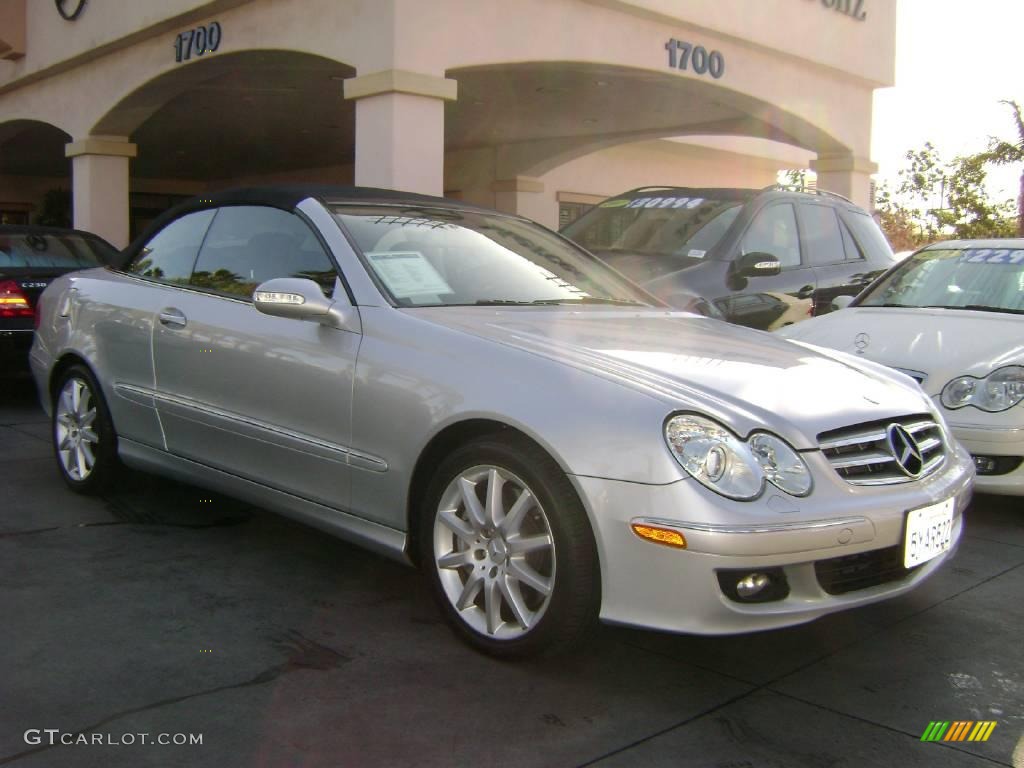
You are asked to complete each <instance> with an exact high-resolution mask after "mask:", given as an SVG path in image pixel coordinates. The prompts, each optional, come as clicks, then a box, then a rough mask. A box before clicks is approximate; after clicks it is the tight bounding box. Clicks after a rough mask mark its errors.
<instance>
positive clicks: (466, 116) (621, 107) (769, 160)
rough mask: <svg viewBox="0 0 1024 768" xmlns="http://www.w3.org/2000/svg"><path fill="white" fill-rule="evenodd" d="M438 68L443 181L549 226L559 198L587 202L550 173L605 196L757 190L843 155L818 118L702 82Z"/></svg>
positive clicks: (547, 70)
mask: <svg viewBox="0 0 1024 768" xmlns="http://www.w3.org/2000/svg"><path fill="white" fill-rule="evenodd" d="M447 75H448V76H449V77H452V78H454V79H456V80H457V81H458V83H459V100H458V101H457V102H452V103H450V104H448V105H447V106H446V113H445V142H446V151H447V153H448V163H447V164H446V170H447V177H446V187H447V188H448V189H450V190H457V191H458V192H459V193H460V195H461V196H463V197H465V198H467V199H470V200H473V201H475V202H479V203H482V204H487V205H494V206H496V207H499V208H502V209H505V210H512V211H515V212H518V213H524V214H526V215H528V216H531V217H532V218H536V219H538V220H540V221H541V222H542V223H545V224H547V225H549V226H558V224H559V216H558V213H559V209H560V208H561V209H564V208H565V207H566V205H565V204H561V202H560V201H559V200H556V198H557V197H558V196H559V195H560V194H561V195H565V196H566V197H567V198H571V199H576V198H578V199H579V200H585V199H586V198H587V197H588V196H587V195H576V196H575V197H574V196H573V194H572V192H573V190H562V189H559V188H558V187H557V184H558V183H559V182H558V180H557V178H552V176H551V174H555V176H556V177H557V176H558V169H563V170H564V169H570V168H571V172H565V173H562V174H561V176H562V177H564V178H572V179H574V180H579V179H592V180H593V184H592V186H591V191H594V192H598V193H600V194H603V195H611V194H615V193H617V192H620V191H623V190H625V189H628V188H630V187H636V186H643V185H648V184H652V185H653V184H684V185H685V184H688V185H692V186H699V185H709V186H765V185H767V184H769V183H773V182H774V179H775V176H776V174H777V172H778V171H779V170H782V169H784V168H787V167H806V163H807V162H809V159H810V158H811V157H812V155H813V154H841V153H843V152H845V151H847V150H846V148H845V147H844V146H843V145H842V143H841V142H840V141H838V140H837V139H836V138H834V137H833V136H832V135H831V134H830V133H829V132H828V131H827V130H825V129H824V128H823V127H821V126H820V125H816V124H814V123H812V122H810V121H808V120H807V119H804V118H803V117H801V116H799V115H796V114H793V113H791V112H788V111H786V110H784V109H782V108H780V107H779V106H777V105H772V104H769V103H768V102H765V101H763V100H760V99H757V98H755V97H753V96H750V95H748V94H745V93H741V92H737V91H734V90H731V89H729V88H726V87H724V86H722V85H720V84H719V83H718V82H717V81H716V80H715V79H714V78H712V77H706V78H701V79H698V78H693V77H680V76H679V75H678V74H676V73H674V72H661V71H654V70H646V69H638V68H634V67H625V66H613V65H608V64H596V63H586V62H564V61H557V62H556V61H551V62H525V63H509V64H500V65H487V66H474V67H467V68H462V69H455V70H449V71H448V73H447ZM645 168H646V170H644V169H645ZM575 183H576V184H579V183H580V182H579V181H575ZM553 185H556V186H553ZM575 191H576V192H579V191H582V190H575ZM600 194H598V195H591V197H599V196H600ZM567 204H568V205H569V206H572V205H574V204H575V203H573V202H571V200H569V201H568V202H567Z"/></svg>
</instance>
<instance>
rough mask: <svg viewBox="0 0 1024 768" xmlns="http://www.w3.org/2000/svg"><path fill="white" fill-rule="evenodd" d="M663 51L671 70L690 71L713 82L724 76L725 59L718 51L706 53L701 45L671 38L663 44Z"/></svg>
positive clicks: (705, 49) (706, 50)
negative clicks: (711, 78) (706, 76)
mask: <svg viewBox="0 0 1024 768" xmlns="http://www.w3.org/2000/svg"><path fill="white" fill-rule="evenodd" d="M665 50H666V51H668V65H669V67H671V68H672V69H682V70H686V69H690V70H693V72H694V73H695V74H698V75H711V76H712V77H713V78H715V80H717V79H718V78H720V77H721V76H722V75H724V74H725V57H724V56H723V55H722V54H721V53H719V52H718V51H708V49H707V48H705V47H704V46H703V45H693V44H692V43H687V42H686V41H685V40H676V39H675V38H674V37H673V38H672V39H671V40H669V41H668V42H667V43H665Z"/></svg>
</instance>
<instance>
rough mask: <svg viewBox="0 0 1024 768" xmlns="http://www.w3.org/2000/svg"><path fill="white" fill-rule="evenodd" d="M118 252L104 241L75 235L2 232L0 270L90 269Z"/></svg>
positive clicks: (104, 263) (101, 264)
mask: <svg viewBox="0 0 1024 768" xmlns="http://www.w3.org/2000/svg"><path fill="white" fill-rule="evenodd" d="M116 255H117V253H116V251H114V249H113V248H112V247H110V246H108V245H106V244H105V243H104V242H103V241H102V240H99V239H96V238H90V237H84V236H83V235H80V234H76V233H71V232H69V233H67V234H64V233H59V234H58V233H49V232H48V233H42V234H33V233H25V232H18V233H0V267H29V268H45V267H52V268H55V269H89V268H91V267H101V266H104V265H106V264H109V263H110V262H111V259H112V258H113V257H114V256H116Z"/></svg>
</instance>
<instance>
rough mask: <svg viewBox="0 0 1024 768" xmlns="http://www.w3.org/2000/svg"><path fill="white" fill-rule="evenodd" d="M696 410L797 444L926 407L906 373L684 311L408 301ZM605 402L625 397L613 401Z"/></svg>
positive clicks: (456, 324) (448, 322)
mask: <svg viewBox="0 0 1024 768" xmlns="http://www.w3.org/2000/svg"><path fill="white" fill-rule="evenodd" d="M403 311H405V312H409V313H412V314H415V315H416V316H418V317H420V318H422V319H424V320H427V321H429V322H432V323H437V324H440V325H444V326H447V327H448V328H451V329H455V330H459V331H462V332H465V333H469V334H473V335H475V336H478V337H483V338H486V339H489V340H491V341H493V342H495V343H499V344H504V345H507V346H509V347H514V348H516V349H519V350H523V351H526V352H530V353H533V354H536V355H540V356H543V357H546V358H549V359H552V360H555V361H558V362H560V363H563V364H565V365H569V366H572V367H574V368H577V369H580V370H583V371H586V372H588V373H591V374H594V375H597V376H602V377H605V378H610V379H613V380H615V381H617V382H619V383H621V384H623V385H624V386H627V387H630V388H632V389H634V390H638V391H641V392H643V393H645V394H647V395H649V396H651V397H655V398H659V399H661V400H663V401H664V402H666V403H667V404H668V408H667V409H666V415H667V413H668V412H669V411H671V410H695V411H700V412H701V413H705V414H707V415H709V416H711V417H713V418H716V419H718V420H720V421H722V422H724V423H726V424H729V425H730V426H732V428H733V429H735V430H736V431H737V432H738V433H739V434H741V435H746V434H749V433H750V432H751V431H752V430H754V429H764V428H768V429H771V430H773V431H776V432H778V433H780V434H781V435H782V436H783V437H785V438H786V439H788V440H789V441H790V442H791V443H792V444H793V445H794V446H795V447H797V448H813V447H815V446H816V445H817V439H816V438H817V435H818V434H819V433H821V432H825V431H828V430H832V429H837V428H840V427H845V426H849V425H852V424H858V423H861V422H865V421H873V420H876V419H883V418H890V417H894V416H905V415H909V414H917V413H924V412H929V411H930V410H931V408H930V403H929V401H928V400H927V399H926V398H925V397H923V395H922V394H921V393H920V391H919V390H918V389H917V388H916V387H914V386H913V384H912V383H911V382H909V380H907V379H906V378H905V377H903V376H900V375H899V374H895V373H892V372H891V371H889V370H888V369H886V368H884V367H882V366H876V365H874V364H872V363H870V362H868V363H862V362H858V361H856V360H854V359H853V358H850V357H849V356H847V355H842V354H840V353H831V352H828V351H825V350H814V349H809V348H807V347H804V346H802V345H799V344H793V343H790V342H788V341H785V340H783V339H781V338H778V337H777V336H774V335H772V334H768V333H762V332H759V331H751V330H749V329H746V328H741V327H738V326H734V325H729V324H727V323H723V322H720V321H717V320H711V319H709V318H703V317H700V316H697V315H692V314H688V313H682V312H672V311H665V310H656V309H650V310H648V309H644V310H632V309H625V308H604V307H584V308H579V309H577V308H572V309H570V308H567V307H537V308H534V307H514V308H500V309H495V308H490V307H435V308H420V309H412V310H403ZM609 407H628V404H616V403H609Z"/></svg>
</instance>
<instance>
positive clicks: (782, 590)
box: [718, 567, 789, 603]
mask: <svg viewBox="0 0 1024 768" xmlns="http://www.w3.org/2000/svg"><path fill="white" fill-rule="evenodd" d="M718 584H719V586H720V587H721V588H722V594H724V595H725V596H726V597H727V598H729V599H730V600H732V601H733V602H735V603H770V602H773V601H775V600H785V599H786V598H787V597H789V581H788V579H786V572H785V571H784V570H782V568H778V567H775V568H762V569H761V570H759V571H749V570H746V569H744V570H739V569H737V570H726V571H718Z"/></svg>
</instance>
